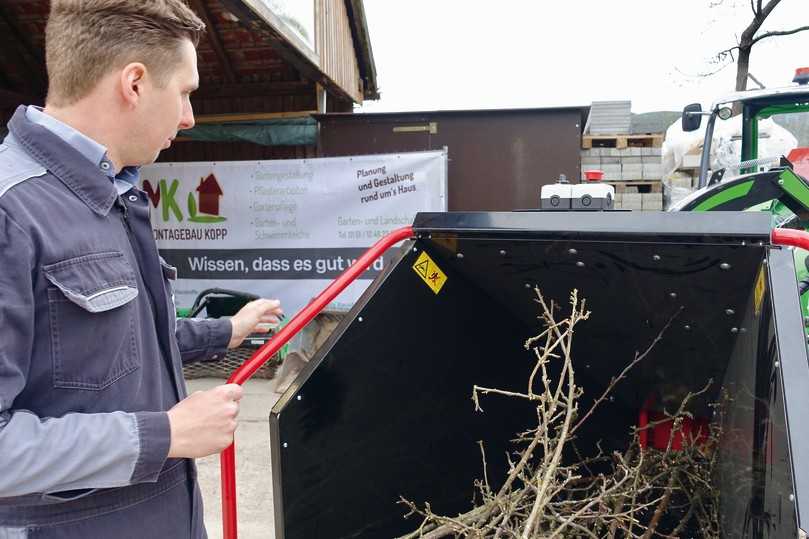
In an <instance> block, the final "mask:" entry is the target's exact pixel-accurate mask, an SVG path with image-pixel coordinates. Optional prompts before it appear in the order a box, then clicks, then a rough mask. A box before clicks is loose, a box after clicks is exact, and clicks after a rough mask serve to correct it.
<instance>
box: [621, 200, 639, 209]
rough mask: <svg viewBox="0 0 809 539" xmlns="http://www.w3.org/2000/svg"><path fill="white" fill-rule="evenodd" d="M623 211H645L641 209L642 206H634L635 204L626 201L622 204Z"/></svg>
mask: <svg viewBox="0 0 809 539" xmlns="http://www.w3.org/2000/svg"><path fill="white" fill-rule="evenodd" d="M621 209H622V210H632V211H641V210H643V208H642V207H641V205H640V204H634V203H630V202H626V201H625V202H623V203H622V204H621Z"/></svg>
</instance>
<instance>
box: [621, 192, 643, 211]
mask: <svg viewBox="0 0 809 539" xmlns="http://www.w3.org/2000/svg"><path fill="white" fill-rule="evenodd" d="M621 202H622V203H623V205H624V207H626V206H627V205H629V206H632V207H635V206H637V207H638V209H640V208H642V207H643V195H642V194H641V193H624V196H623V199H621Z"/></svg>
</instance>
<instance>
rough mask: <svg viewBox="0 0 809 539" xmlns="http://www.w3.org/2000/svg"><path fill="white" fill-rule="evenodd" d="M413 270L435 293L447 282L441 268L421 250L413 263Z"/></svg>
mask: <svg viewBox="0 0 809 539" xmlns="http://www.w3.org/2000/svg"><path fill="white" fill-rule="evenodd" d="M413 271H415V272H416V273H418V275H419V277H421V279H422V280H423V281H424V282H425V283H427V286H429V287H430V288H431V289H432V291H433V292H435V293H436V294H438V293H439V292H440V291H441V287H442V286H444V283H446V282H447V276H446V275H445V274H444V272H443V271H441V268H439V267H438V266H436V265H435V262H433V259H432V258H430V256H429V255H428V254H427V253H426V252H424V251H422V252H421V255H419V257H418V259H417V260H416V263H415V264H413Z"/></svg>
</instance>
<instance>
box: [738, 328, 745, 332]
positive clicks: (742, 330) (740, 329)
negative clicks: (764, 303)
mask: <svg viewBox="0 0 809 539" xmlns="http://www.w3.org/2000/svg"><path fill="white" fill-rule="evenodd" d="M739 332H741V333H747V328H739Z"/></svg>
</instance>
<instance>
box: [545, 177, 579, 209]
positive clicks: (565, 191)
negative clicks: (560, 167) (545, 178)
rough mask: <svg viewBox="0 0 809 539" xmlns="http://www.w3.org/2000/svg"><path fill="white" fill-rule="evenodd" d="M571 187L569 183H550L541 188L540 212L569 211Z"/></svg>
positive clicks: (571, 194)
mask: <svg viewBox="0 0 809 539" xmlns="http://www.w3.org/2000/svg"><path fill="white" fill-rule="evenodd" d="M572 196H573V186H572V185H570V184H569V183H550V184H548V185H543V186H542V191H540V195H539V197H540V198H539V207H540V209H542V210H570V208H571V205H570V199H571V197H572Z"/></svg>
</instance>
